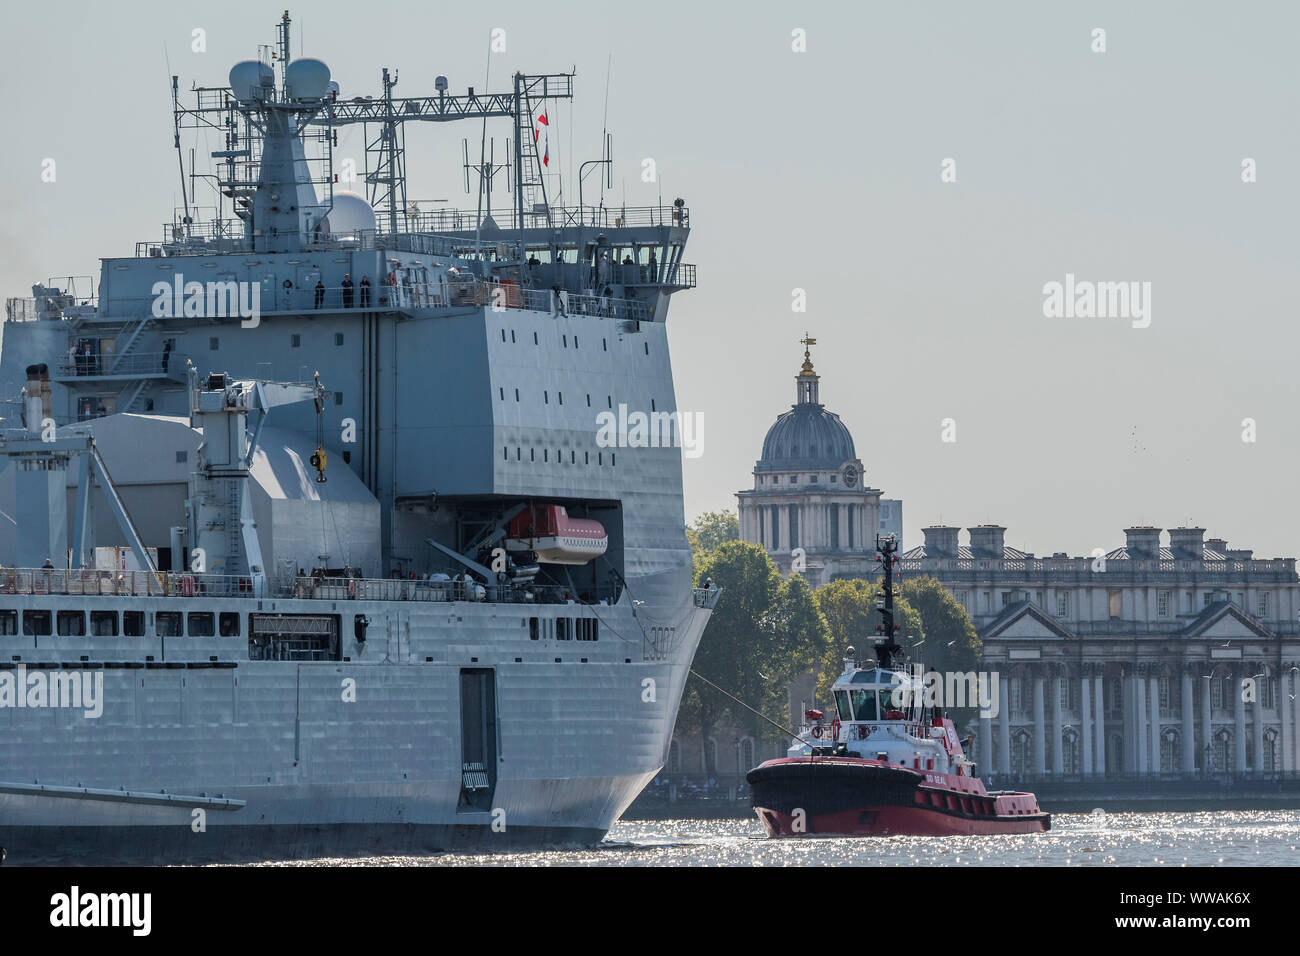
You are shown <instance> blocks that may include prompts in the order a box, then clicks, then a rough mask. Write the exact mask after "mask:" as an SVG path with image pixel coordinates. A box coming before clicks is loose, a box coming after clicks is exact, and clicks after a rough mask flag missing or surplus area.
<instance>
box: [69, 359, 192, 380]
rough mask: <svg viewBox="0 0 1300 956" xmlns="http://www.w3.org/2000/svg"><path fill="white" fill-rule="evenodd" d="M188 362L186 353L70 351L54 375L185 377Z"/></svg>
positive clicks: (76, 376)
mask: <svg viewBox="0 0 1300 956" xmlns="http://www.w3.org/2000/svg"><path fill="white" fill-rule="evenodd" d="M186 361H187V358H186V356H184V355H180V354H178V353H176V352H130V353H128V354H126V355H121V356H118V355H114V354H99V355H86V354H75V355H74V354H69V357H68V358H65V359H63V360H62V361H60V362H58V363H56V364H55V375H56V377H62V378H105V377H111V376H124V377H126V376H130V377H143V376H150V375H158V376H171V377H172V378H175V379H177V380H183V379H184V370H185V362H186Z"/></svg>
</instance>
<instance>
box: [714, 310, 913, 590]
mask: <svg viewBox="0 0 1300 956" xmlns="http://www.w3.org/2000/svg"><path fill="white" fill-rule="evenodd" d="M801 341H802V344H803V346H804V353H803V366H802V367H801V368H800V369H799V374H798V375H796V376H795V404H794V405H792V406H791V408H790V410H789V411H788V412H783V413H782V414H781V415H780V416H779V417H778V418H777V420H776V421H775V422H774V423H773V425H772V427H771V428H769V429H768V431H767V437H766V438H764V439H763V454H762V457H761V458H760V459H759V460H758V461H757V462H756V463H755V465H754V487H753V489H752V490H748V491H740V492H737V493H736V497H737V498H738V499H739V509H740V536H741V538H742V539H744V540H745V541H752V542H754V543H756V544H761V545H763V547H764V548H766V549H767V553H768V555H769V556H770V557H771V558H772V560H773V561H774V562H775V563H776V565H777V567H779V568H780V569H781V573H782V574H790V573H791V572H792V571H797V572H800V573H802V574H803V575H804V577H805V578H806V579H807V581H808V583H809V584H810V585H812V586H813V587H818V586H820V585H822V584H825V583H826V582H827V581H830V580H833V579H834V578H856V577H867V578H871V577H874V575H875V553H876V552H875V547H876V534H877V533H880V532H887V533H893V534H896V535H898V537H899V539H900V544H901V539H902V534H901V531H902V504H901V502H897V501H883V502H882V500H881V497H880V490H879V489H877V488H870V487H867V483H866V478H865V476H864V474H863V468H862V462H861V460H859V458H858V457H857V452H856V451H855V450H854V447H853V436H852V435H850V434H849V430H848V428H847V427H845V425H844V423H843V422H842V421H840V417H839V416H838V415H836V414H835V413H834V412H831V411H828V410H827V409H826V406H825V405H823V404H822V403H821V394H820V392H821V376H819V375H818V374H817V373H816V371H814V369H813V363H812V354H811V347H812V346H813V345H815V344H817V340H816V339H813V338H809V337H808V336H807V335H805V336H804V338H803V339H802V340H801ZM886 508H887V509H888V514H886V515H884V520H883V522H882V513H883V509H886Z"/></svg>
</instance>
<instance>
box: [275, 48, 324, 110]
mask: <svg viewBox="0 0 1300 956" xmlns="http://www.w3.org/2000/svg"><path fill="white" fill-rule="evenodd" d="M284 85H285V95H286V96H287V97H289V98H291V99H295V100H319V99H321V98H323V97H325V96H328V95H329V88H330V68H329V67H328V66H326V65H325V64H324V63H322V62H321V61H320V60H314V59H312V58H311V57H304V58H303V59H301V60H294V61H293V62H292V63H290V64H289V65H288V66H287V67H286V68H285V71H284Z"/></svg>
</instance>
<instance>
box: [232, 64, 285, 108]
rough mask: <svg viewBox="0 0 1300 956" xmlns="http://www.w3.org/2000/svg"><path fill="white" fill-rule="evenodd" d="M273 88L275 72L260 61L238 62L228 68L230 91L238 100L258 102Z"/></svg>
mask: <svg viewBox="0 0 1300 956" xmlns="http://www.w3.org/2000/svg"><path fill="white" fill-rule="evenodd" d="M268 87H270V88H274V87H275V71H273V70H272V69H271V67H270V66H268V65H267V64H265V63H263V62H262V61H261V60H240V61H239V62H238V63H236V64H235V65H234V66H232V67H231V68H230V89H231V91H232V92H233V93H234V94H235V98H236V99H239V100H260V99H262V98H263V97H264V96H265V94H264V93H263V90H265V89H266V88H268Z"/></svg>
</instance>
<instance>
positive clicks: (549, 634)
mask: <svg viewBox="0 0 1300 956" xmlns="http://www.w3.org/2000/svg"><path fill="white" fill-rule="evenodd" d="M528 637H529V639H530V640H534V641H573V640H578V641H598V640H600V621H598V620H596V619H595V618H594V617H578V618H573V617H530V618H529V619H528Z"/></svg>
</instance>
